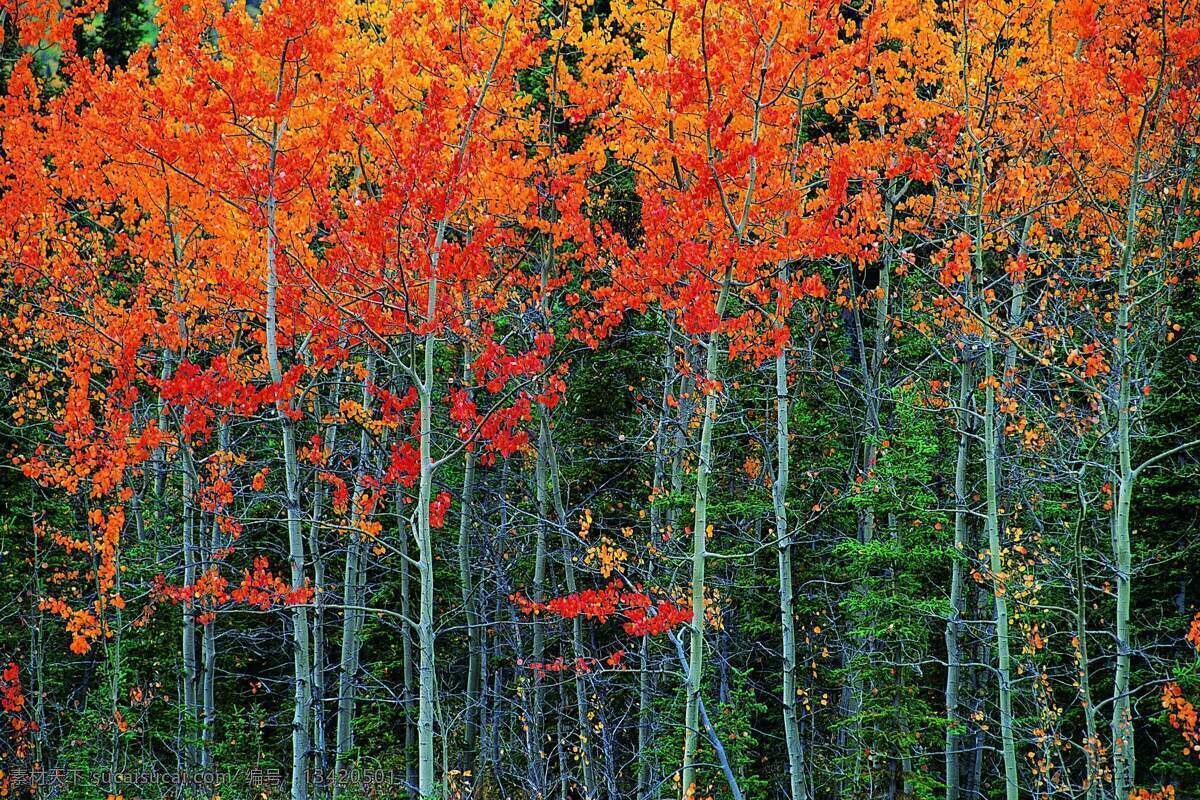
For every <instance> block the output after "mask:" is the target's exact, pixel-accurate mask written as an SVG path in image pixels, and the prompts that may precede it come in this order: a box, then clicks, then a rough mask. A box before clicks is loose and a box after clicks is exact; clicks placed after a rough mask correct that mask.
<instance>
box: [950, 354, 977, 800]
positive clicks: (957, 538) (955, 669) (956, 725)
mask: <svg viewBox="0 0 1200 800" xmlns="http://www.w3.org/2000/svg"><path fill="white" fill-rule="evenodd" d="M968 355H969V354H964V358H963V360H962V365H961V367H960V369H959V378H958V412H957V414H956V419H957V425H956V427H957V433H958V456H957V458H956V459H955V462H954V561H953V563H952V565H951V568H950V617H949V619H948V620H947V621H946V775H945V784H946V800H958V798H959V797H960V794H959V780H960V776H961V775H962V764H961V760H960V757H959V751H960V747H959V736H960V735H961V733H962V730H963V718H962V716H961V715H960V714H959V682H960V679H961V674H962V655H961V641H960V637H961V635H962V617H963V608H964V597H963V574H962V573H963V559H965V558H966V557H967V553H968V552H970V549H969V544H970V542H969V539H968V536H969V531H968V527H967V526H968V521H969V519H970V516H969V515H970V508H969V507H968V502H969V495H968V487H967V465H968V464H969V463H970V457H971V435H972V432H971V428H972V425H971V419H972V413H971V409H970V404H971V396H972V394H973V393H974V387H973V386H972V376H971V373H972V369H971V364H972V361H971V360H970V358H969V357H966V356H968Z"/></svg>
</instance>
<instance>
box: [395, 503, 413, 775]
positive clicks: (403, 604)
mask: <svg viewBox="0 0 1200 800" xmlns="http://www.w3.org/2000/svg"><path fill="white" fill-rule="evenodd" d="M403 509H404V494H403V492H402V491H401V490H399V489H397V490H396V520H397V524H398V526H399V532H398V533H399V539H400V613H401V614H402V615H404V618H405V619H406V620H411V619H412V600H411V599H410V598H411V597H412V577H411V574H412V573H411V572H410V567H409V547H408V537H409V531H407V530H405V518H404V511H403ZM403 635H404V640H403V642H402V644H401V653H402V657H403V665H402V667H401V669H402V675H403V680H404V785H405V786H407V787H409V788H410V789H411V788H413V787H415V786H416V785H417V775H416V770H415V769H414V767H415V765H416V761H415V760H414V759H413V755H414V754H415V751H416V742H417V728H416V726H415V725H414V724H413V713H412V712H413V709H412V700H413V696H414V694H415V692H414V689H415V688H416V681H415V680H414V659H413V647H412V645H413V641H412V631H411V630H409V627H408V626H407V625H405V626H404V628H403Z"/></svg>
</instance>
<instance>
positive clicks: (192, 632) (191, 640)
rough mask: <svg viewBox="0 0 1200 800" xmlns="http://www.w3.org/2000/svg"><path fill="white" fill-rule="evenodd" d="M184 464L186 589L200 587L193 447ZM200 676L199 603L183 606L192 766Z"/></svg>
mask: <svg viewBox="0 0 1200 800" xmlns="http://www.w3.org/2000/svg"><path fill="white" fill-rule="evenodd" d="M179 449H180V453H181V454H182V461H183V509H182V511H181V514H182V516H183V585H184V586H187V587H191V586H195V584H196V531H195V515H194V513H193V507H194V506H195V499H196V474H195V468H194V464H193V463H192V456H191V449H190V447H189V445H187V444H186V443H184V442H182V441H181V442H180V445H179ZM199 686H200V672H199V666H198V663H197V661H196V601H195V600H192V599H189V600H186V601H184V603H183V719H184V734H183V735H184V743H183V747H184V752H185V753H186V754H187V762H188V763H189V764H198V763H199V762H200V758H199V757H198V755H199V753H198V750H197V746H196V745H197V741H196V740H197V739H198V738H199V737H198V736H197V732H198V730H199V727H198V726H199V722H200V705H199V703H198V702H197V690H198V689H199Z"/></svg>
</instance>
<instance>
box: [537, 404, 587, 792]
mask: <svg viewBox="0 0 1200 800" xmlns="http://www.w3.org/2000/svg"><path fill="white" fill-rule="evenodd" d="M540 439H541V442H542V446H541V447H540V448H539V450H540V451H542V452H544V453H545V458H546V466H547V468H548V470H549V473H550V499H551V501H552V502H553V503H554V513H555V517H556V518H557V521H558V529H559V533H560V536H561V540H562V546H563V572H564V575H565V579H566V584H567V592H568V593H569V594H575V593H576V592H577V591H579V586H578V584H577V582H576V580H575V563H574V561H573V560H572V557H571V538H570V534H569V533H568V532H567V509H566V506H565V505H564V504H563V495H562V478H561V475H560V473H559V470H558V454H557V452H556V450H555V447H554V433H553V430H552V429H551V427H550V421H549V419H547V418H546V417H545V416H544V415H543V416H542V420H541V433H540ZM583 653H584V651H583V620H582V619H580V617H578V616H576V617H575V618H574V619H572V620H571V658H572V659H575V660H576V661H577V660H578V659H581V658H583ZM572 683H573V684H574V686H575V711H576V713H577V714H578V715H579V726H580V727H579V752H580V759H579V760H580V771H581V773H582V783H583V785H582V786H581V787H580V788H581V789H582V790H583V794H584V800H594V798H595V797H596V796H597V795H596V773H595V760H594V759H593V757H592V752H593V748H592V722H591V719H592V716H591V711H590V708H589V704H588V699H587V689H586V687H585V686H584V683H583V679H582V678H581V677H580V676H578V675H576V676H575V678H574V680H573V681H572Z"/></svg>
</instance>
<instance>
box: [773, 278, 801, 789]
mask: <svg viewBox="0 0 1200 800" xmlns="http://www.w3.org/2000/svg"><path fill="white" fill-rule="evenodd" d="M783 281H784V282H786V281H787V268H786V267H785V268H784V273H783ZM789 413H790V410H789V404H788V367H787V349H786V347H783V346H781V347H780V349H779V352H778V353H777V354H776V356H775V459H776V473H775V482H774V484H773V485H772V487H771V500H772V504H773V506H774V511H775V540H776V550H777V552H778V556H779V616H780V629H781V632H782V635H783V642H782V647H783V733H784V740H785V742H786V743H787V753H788V778H789V782H790V787H791V795H790V797H791V800H808V789H807V784H806V783H805V777H804V743H803V741H802V740H801V738H800V724H799V717H798V715H797V711H796V603H795V596H794V593H793V589H792V535H791V529H790V527H789V525H788V513H787V490H788V481H789V477H790V466H791V455H790V452H789V449H790V444H789V437H788V415H789Z"/></svg>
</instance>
